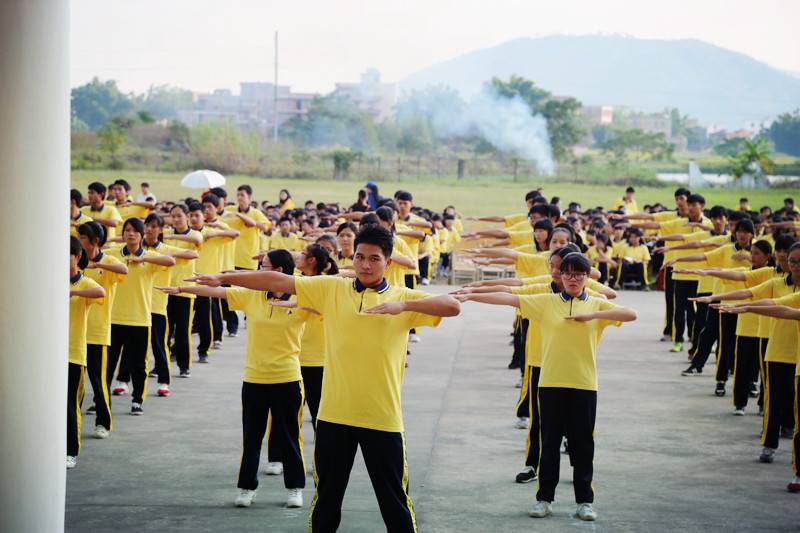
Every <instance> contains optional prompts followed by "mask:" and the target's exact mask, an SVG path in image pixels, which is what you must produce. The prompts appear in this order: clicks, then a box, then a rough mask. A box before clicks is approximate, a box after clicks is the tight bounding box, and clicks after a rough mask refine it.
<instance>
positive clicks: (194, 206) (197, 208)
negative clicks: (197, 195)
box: [189, 202, 203, 213]
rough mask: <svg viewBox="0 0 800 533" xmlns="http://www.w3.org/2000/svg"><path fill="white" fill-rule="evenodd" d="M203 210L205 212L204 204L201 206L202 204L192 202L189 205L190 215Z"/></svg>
mask: <svg viewBox="0 0 800 533" xmlns="http://www.w3.org/2000/svg"><path fill="white" fill-rule="evenodd" d="M202 210H203V204H201V203H200V202H192V203H190V204H189V212H190V213H191V212H192V211H202Z"/></svg>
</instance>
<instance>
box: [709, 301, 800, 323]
mask: <svg viewBox="0 0 800 533" xmlns="http://www.w3.org/2000/svg"><path fill="white" fill-rule="evenodd" d="M720 311H722V312H723V313H737V314H738V313H754V314H756V315H763V316H771V317H773V318H783V319H786V320H800V309H795V308H794V307H788V306H785V305H750V304H748V305H739V306H735V307H722V308H720Z"/></svg>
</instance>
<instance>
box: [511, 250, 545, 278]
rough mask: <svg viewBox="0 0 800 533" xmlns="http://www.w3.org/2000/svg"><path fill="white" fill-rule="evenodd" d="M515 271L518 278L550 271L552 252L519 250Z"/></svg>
mask: <svg viewBox="0 0 800 533" xmlns="http://www.w3.org/2000/svg"><path fill="white" fill-rule="evenodd" d="M514 271H515V272H516V274H517V277H518V278H533V277H536V276H544V275H545V274H549V273H550V252H541V253H525V252H519V253H518V254H517V259H516V260H515V261H514Z"/></svg>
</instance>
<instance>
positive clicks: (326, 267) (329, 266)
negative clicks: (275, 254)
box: [270, 243, 339, 276]
mask: <svg viewBox="0 0 800 533" xmlns="http://www.w3.org/2000/svg"><path fill="white" fill-rule="evenodd" d="M306 252H308V253H309V255H311V256H312V257H313V258H314V259H316V261H317V268H316V272H315V273H314V274H316V275H317V276H319V275H320V274H328V275H334V274H338V273H339V267H338V265H337V264H336V261H334V260H333V258H331V256H330V254H329V253H328V250H326V249H325V248H324V247H322V246H321V245H319V244H317V243H314V244H309V245H308V246H306ZM270 261H272V260H271V259H270Z"/></svg>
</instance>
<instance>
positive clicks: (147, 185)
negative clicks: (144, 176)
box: [140, 181, 150, 189]
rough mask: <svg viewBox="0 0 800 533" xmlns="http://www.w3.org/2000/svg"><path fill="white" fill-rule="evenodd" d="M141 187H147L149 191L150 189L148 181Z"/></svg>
mask: <svg viewBox="0 0 800 533" xmlns="http://www.w3.org/2000/svg"><path fill="white" fill-rule="evenodd" d="M140 187H147V188H148V189H149V188H150V184H149V183H147V182H146V181H143V182H142V184H141V185H140Z"/></svg>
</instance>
